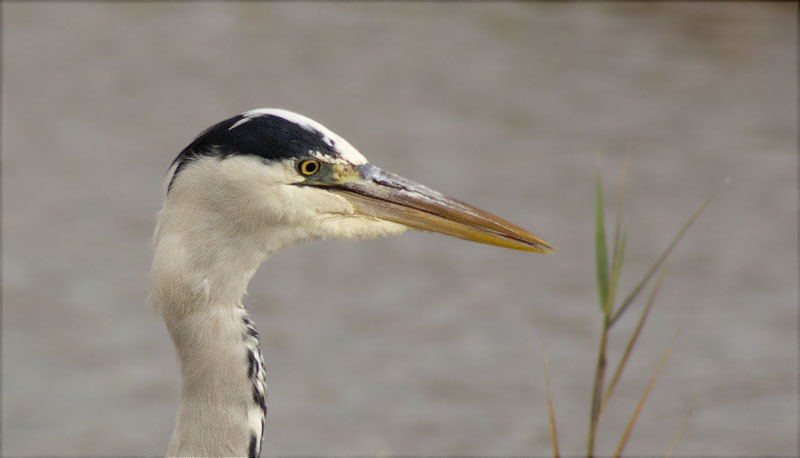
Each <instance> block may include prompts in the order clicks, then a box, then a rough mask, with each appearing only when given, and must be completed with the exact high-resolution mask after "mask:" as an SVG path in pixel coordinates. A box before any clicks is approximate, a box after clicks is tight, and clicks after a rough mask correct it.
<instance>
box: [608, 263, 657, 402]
mask: <svg viewBox="0 0 800 458" xmlns="http://www.w3.org/2000/svg"><path fill="white" fill-rule="evenodd" d="M667 267H669V263H668V262H667V263H665V264H664V268H663V269H661V274H659V276H658V280H656V285H655V286H654V287H653V291H652V292H651V293H650V298H649V299H648V300H647V304H646V305H645V307H644V310H642V314H641V316H640V317H639V322H638V323H637V324H636V329H634V330H633V334H631V337H630V339H628V344H627V345H626V346H625V351H624V352H623V354H622V358H621V359H620V360H619V364H617V369H616V370H615V371H614V376H613V377H611V381H610V382H609V383H608V388H606V394H605V396H603V402H602V403H601V405H600V415H602V414H603V411H604V410H605V408H606V405H607V404H608V401H609V399H611V395H612V394H613V393H614V388H616V387H617V382H619V379H620V377H621V376H622V371H623V370H624V369H625V364H627V362H628V358H629V357H630V355H631V352H632V351H633V347H634V345H636V340H637V339H638V338H639V335H640V334H641V332H642V328H643V327H644V322H645V320H647V315H648V314H649V313H650V309H651V308H652V306H653V304H654V303H655V298H656V294H657V293H658V290H659V288H661V282H662V281H664V276H665V275H666V274H667Z"/></svg>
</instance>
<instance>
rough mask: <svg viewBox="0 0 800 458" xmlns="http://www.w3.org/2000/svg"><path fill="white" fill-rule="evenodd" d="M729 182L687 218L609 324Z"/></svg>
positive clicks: (614, 321) (621, 311)
mask: <svg viewBox="0 0 800 458" xmlns="http://www.w3.org/2000/svg"><path fill="white" fill-rule="evenodd" d="M727 183H728V180H725V182H724V183H723V184H722V186H720V187H719V188H717V190H716V191H714V192H713V193H712V194H711V195H710V196H709V197H708V198H707V199H706V200H705V202H703V204H702V205H700V208H698V209H697V210H696V211H695V212H694V213H693V214H692V216H691V217H689V219H688V220H687V221H686V222H685V223H684V224H683V227H681V230H680V231H678V234H677V235H676V236H675V238H673V239H672V242H670V244H669V246H667V249H666V250H664V251H663V252H662V253H661V255H660V256H659V257H658V259H656V262H655V263H653V265H652V267H650V270H648V271H647V273H646V274H645V275H644V277H643V278H642V279H641V280H640V281H639V283H638V284H637V285H636V287H635V288H633V291H631V293H630V294H629V295H628V297H626V298H625V300H624V301H622V305H620V307H619V309H617V311H616V312H615V313H614V314H613V316H612V317H611V320H610V321H609V326H613V325H614V323H616V322H617V320H618V319H619V317H620V316H621V315H622V314H623V313H624V312H625V310H627V308H628V306H630V305H631V303H632V302H633V301H634V299H636V297H637V296H638V295H639V293H640V292H641V291H642V288H644V286H645V285H646V284H647V282H648V281H649V280H650V278H652V277H653V274H654V273H655V272H656V270H658V268H659V267H660V266H661V264H662V263H663V262H664V259H666V257H667V255H668V254H669V253H670V252H672V249H673V248H674V247H675V245H676V244H677V243H678V240H680V239H681V237H683V234H685V233H686V230H687V229H689V226H691V225H692V223H693V222H694V220H696V219H697V217H698V216H700V214H701V213H703V210H705V209H706V207H707V206H708V204H709V203H711V201H712V200H713V199H714V197H716V196H717V194H719V192H720V191H721V190H722V189H723V188H724V187H725V185H726V184H727ZM598 278H599V273H598Z"/></svg>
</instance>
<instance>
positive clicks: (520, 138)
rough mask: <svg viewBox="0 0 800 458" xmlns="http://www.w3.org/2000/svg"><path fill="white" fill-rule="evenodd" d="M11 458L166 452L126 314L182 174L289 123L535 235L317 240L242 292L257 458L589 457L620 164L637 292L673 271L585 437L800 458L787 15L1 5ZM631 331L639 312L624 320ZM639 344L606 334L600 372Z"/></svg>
mask: <svg viewBox="0 0 800 458" xmlns="http://www.w3.org/2000/svg"><path fill="white" fill-rule="evenodd" d="M2 8H3V74H2V76H3V87H2V95H3V104H2V108H3V112H2V114H3V118H2V128H3V130H2V133H3V138H2V142H3V143H2V147H3V156H2V172H3V173H2V179H3V182H2V185H3V186H2V196H3V200H2V204H3V213H2V216H3V219H2V224H3V225H2V229H3V239H2V242H3V259H2V261H3V264H2V266H3V285H2V286H3V289H2V293H3V316H2V317H3V322H2V332H3V334H2V356H3V360H2V382H3V385H2V392H3V397H2V401H3V405H2V413H3V416H2V420H3V423H2V433H3V437H2V452H3V454H4V455H41V454H58V455H61V454H69V455H87V454H90V455H150V454H159V453H163V451H164V450H165V447H166V443H167V440H168V437H169V435H170V432H171V429H172V425H173V421H174V415H175V410H176V404H177V401H178V394H179V389H180V385H179V374H178V368H177V361H176V358H175V354H174V350H173V347H172V345H171V342H170V341H169V338H168V336H167V333H166V331H165V329H164V327H163V325H162V323H161V322H160V320H159V318H158V317H157V316H156V315H155V313H153V311H152V309H151V307H150V305H149V304H148V302H147V294H148V268H149V262H150V237H151V233H152V229H153V225H154V219H155V214H156V212H157V210H158V209H159V207H160V204H161V200H162V180H163V177H164V174H165V172H166V170H167V167H168V165H169V163H170V161H171V160H172V158H173V157H174V156H175V155H176V154H177V153H178V152H179V151H180V150H181V149H182V148H183V147H184V146H185V145H186V144H187V143H188V142H189V141H190V140H191V139H192V138H193V137H194V136H195V135H196V134H197V133H199V132H200V131H201V130H202V129H204V128H205V127H207V126H208V125H210V124H212V123H214V122H216V121H218V120H221V119H223V118H225V117H228V116H230V115H232V114H235V113H238V112H241V111H245V110H247V109H250V108H255V107H260V106H280V107H285V108H290V109H292V110H295V111H299V112H302V113H304V114H307V115H309V116H311V117H313V118H315V119H318V120H320V121H322V122H323V123H325V124H327V125H328V126H329V127H331V128H332V129H334V130H335V131H337V132H338V133H340V134H341V135H343V136H344V137H345V138H347V139H348V140H350V142H351V143H353V144H354V145H355V146H356V147H358V148H359V149H360V150H361V151H362V152H363V153H364V154H365V155H366V156H367V157H368V158H370V160H371V161H372V162H373V163H376V164H378V165H380V166H383V167H385V168H388V169H390V170H393V171H395V172H397V173H400V174H403V175H406V176H408V177H409V178H412V179H415V180H417V181H420V182H423V183H426V184H428V185H430V186H431V187H434V188H437V189H439V190H442V191H444V192H446V193H448V194H451V195H454V196H457V197H459V198H461V199H462V200H465V201H467V202H470V203H473V204H476V205H478V206H481V207H483V208H486V209H488V210H490V211H493V212H496V213H498V214H500V215H501V216H505V217H507V218H508V219H510V220H512V221H514V222H517V223H519V224H520V225H522V226H524V227H527V228H530V229H531V230H533V231H534V232H535V233H537V234H539V235H541V236H542V237H544V238H545V239H546V240H548V241H550V242H552V243H554V244H556V245H557V246H558V247H559V251H558V253H557V255H555V256H541V255H531V254H525V253H517V252H512V251H507V250H501V249H496V248H491V247H485V246H480V245H476V244H470V243H466V242H463V241H459V240H453V239H447V238H444V237H442V236H437V235H430V234H410V235H405V236H403V237H398V238H393V239H386V240H376V241H366V242H348V241H329V242H318V243H311V244H307V245H304V246H298V247H294V248H291V249H288V250H286V251H285V252H282V253H280V254H279V255H277V256H276V257H275V258H274V259H273V260H272V261H271V262H269V263H268V264H266V265H265V266H264V267H262V268H261V270H260V271H259V272H258V274H257V275H256V277H255V279H254V280H253V282H252V284H251V288H250V296H249V297H248V298H247V300H246V303H247V304H248V306H249V308H250V309H251V311H252V315H253V317H254V319H255V321H256V322H257V324H258V326H259V328H260V330H261V332H262V335H263V336H264V338H263V346H264V354H265V359H266V362H267V366H268V379H269V389H270V391H269V396H270V398H269V400H270V411H269V412H270V417H269V419H268V425H267V439H266V445H265V447H264V451H263V454H264V455H265V456H266V455H296V454H332V455H370V456H376V455H392V454H411V455H418V454H435V455H465V454H470V455H474V454H487V455H547V454H549V453H550V448H549V447H550V443H549V438H548V433H547V417H546V414H545V406H546V398H545V391H544V377H543V370H542V337H543V329H544V326H545V325H544V323H545V318H546V319H547V320H546V321H547V333H548V347H549V350H550V360H551V373H552V382H553V385H554V386H553V392H554V393H553V394H554V396H555V407H556V413H557V420H558V426H559V430H560V439H561V446H562V451H563V452H565V453H567V454H579V453H584V451H585V439H586V427H587V425H588V412H589V394H590V388H591V377H592V373H593V363H594V359H595V355H596V350H595V348H596V345H597V342H598V341H599V325H600V315H599V312H598V306H597V304H596V301H597V296H596V291H595V288H594V264H593V254H592V253H593V238H592V237H593V236H592V216H593V210H592V203H593V198H594V197H593V186H594V181H593V180H594V173H595V167H596V165H597V163H598V157H601V158H602V159H601V170H602V173H603V177H604V179H605V181H604V183H605V188H606V191H607V192H608V193H609V197H608V198H607V207H608V211H609V217H611V215H612V211H613V201H614V199H613V198H611V195H613V193H614V192H615V186H616V185H615V182H616V180H617V178H618V176H619V170H620V168H621V165H622V158H623V155H624V151H625V150H626V149H627V150H628V151H630V162H629V166H628V175H627V181H626V185H627V193H626V200H625V211H626V214H625V217H624V223H625V226H626V227H627V228H628V230H629V245H628V249H627V264H626V269H625V271H624V272H623V279H622V288H623V289H625V290H627V289H629V288H630V287H631V286H632V285H633V284H635V281H636V280H637V277H638V276H639V275H640V274H641V273H642V272H643V271H644V270H645V269H646V268H647V267H648V265H649V263H651V262H652V261H653V260H654V259H655V257H656V256H657V254H658V252H659V251H660V250H661V249H663V248H664V247H665V246H666V244H667V243H668V242H669V240H670V238H671V237H672V235H673V234H674V233H675V232H676V231H677V230H678V228H679V227H680V225H681V224H682V221H683V220H684V219H685V218H687V217H688V216H689V215H690V214H691V213H692V212H693V211H694V210H695V209H696V208H697V207H698V205H699V204H700V203H701V202H702V200H703V199H704V198H705V197H706V196H707V195H708V194H710V193H711V192H712V191H713V190H714V189H716V188H717V187H718V186H719V184H720V183H721V182H722V181H723V180H724V179H725V177H730V178H731V184H730V186H729V187H728V188H727V189H726V190H725V191H724V192H723V193H722V194H721V195H720V197H719V198H718V200H717V201H715V202H714V203H713V205H712V206H711V208H709V210H708V212H707V213H706V214H704V215H702V217H701V218H700V220H698V222H697V224H696V226H694V227H693V228H692V230H691V231H690V233H689V234H688V235H687V237H686V239H685V241H684V243H682V244H681V245H680V247H679V249H678V250H677V251H676V252H675V255H674V257H673V259H672V262H671V265H670V271H669V273H668V275H667V277H666V280H665V282H664V286H663V290H662V292H661V293H660V296H659V298H658V302H657V304H656V308H655V309H654V311H653V312H652V314H651V316H650V318H649V321H648V323H647V326H646V328H645V332H644V336H643V337H642V340H641V345H640V346H639V347H638V348H637V350H636V351H635V353H634V355H633V359H632V361H631V363H630V366H629V373H628V374H627V377H626V378H625V380H624V381H623V383H622V384H621V386H620V387H619V389H618V392H617V395H616V396H615V398H614V399H613V400H612V405H611V407H610V409H609V411H608V412H607V414H606V415H605V416H604V418H603V422H602V425H601V429H600V437H599V449H598V450H599V451H600V452H603V453H610V452H611V451H613V447H614V446H615V444H616V440H617V439H616V438H617V437H619V434H620V432H621V431H622V429H623V426H624V424H625V421H626V419H627V417H628V416H629V415H630V413H631V412H632V410H633V407H634V405H635V402H636V400H637V399H638V398H639V396H640V394H641V392H642V390H643V388H644V386H645V384H646V383H647V380H648V378H649V376H650V374H651V371H652V370H653V368H654V367H655V365H656V362H657V360H658V358H659V356H660V354H661V352H662V351H663V350H664V348H665V347H666V345H667V344H668V342H669V340H670V339H671V338H672V336H673V334H674V333H675V332H676V330H677V329H678V327H679V326H680V325H681V323H683V322H684V321H685V323H686V324H685V327H684V328H683V331H682V333H681V334H680V337H679V339H678V341H677V343H676V345H675V347H674V349H673V352H672V355H671V356H670V359H669V360H668V362H667V364H666V367H665V369H664V372H663V374H662V376H661V378H660V379H659V380H658V382H657V383H656V385H655V388H654V391H653V394H652V396H651V398H650V399H649V400H648V402H647V404H646V406H645V410H644V412H643V414H642V416H641V418H640V421H639V423H638V424H637V426H636V428H635V430H634V433H633V437H632V439H631V441H630V443H629V446H628V448H627V450H626V451H627V452H628V453H630V454H637V455H638V454H656V455H657V454H663V452H664V451H665V450H666V448H667V446H668V444H669V443H670V441H671V440H672V437H673V434H674V433H675V431H676V430H677V429H678V427H679V425H680V424H681V422H682V421H683V420H684V418H685V417H686V415H687V413H688V412H690V411H691V412H692V414H691V418H690V420H689V423H688V426H687V428H686V433H685V434H684V436H683V438H682V439H681V441H680V443H679V444H678V446H677V447H676V448H675V453H676V454H679V455H727V454H747V455H762V454H792V455H793V454H796V453H797V452H798V449H797V446H798V445H797V444H798V437H797V428H798V410H797V408H798V395H797V388H798V387H797V373H798V372H797V370H798V365H797V364H798V353H797V348H798V339H797V324H798V321H797V299H798V298H797V204H798V202H797V134H796V128H795V126H796V123H797V60H796V59H797V45H796V39H797V26H796V5H791V4H789V5H749V4H743V3H735V4H726V5H695V4H689V3H673V4H660V5H644V4H635V3H633V4H621V5H613V4H596V3H579V4H570V5H554V4H532V5H531V4H528V5H526V4H519V3H508V4H494V5H492V4H415V5H400V4H353V3H351V4H338V5H337V4H327V3H322V4H296V5H291V4H252V3H245V4H234V5H225V4H221V3H190V4H165V3H126V4H108V3H61V4H52V3H50V4H48V3H38V4H22V3H11V4H3V6H2ZM640 309H641V304H640V305H639V306H638V307H637V308H636V310H640ZM635 321H636V318H635V316H634V315H633V314H632V315H630V316H628V317H627V318H626V319H624V320H623V321H622V322H621V324H620V326H619V329H618V330H617V331H616V332H617V333H618V334H616V335H614V336H613V337H612V342H611V350H612V358H611V359H612V361H611V362H612V364H613V363H614V362H615V361H616V359H617V357H618V355H619V353H620V351H621V349H622V348H623V346H624V339H625V335H626V334H627V333H628V332H629V331H630V330H631V329H632V327H633V326H634V324H635Z"/></svg>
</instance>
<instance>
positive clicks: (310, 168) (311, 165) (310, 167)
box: [303, 161, 319, 174]
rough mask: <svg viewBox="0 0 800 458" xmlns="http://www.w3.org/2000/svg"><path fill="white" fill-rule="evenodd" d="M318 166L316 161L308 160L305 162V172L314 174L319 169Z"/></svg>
mask: <svg viewBox="0 0 800 458" xmlns="http://www.w3.org/2000/svg"><path fill="white" fill-rule="evenodd" d="M318 167H319V166H318V165H317V163H316V162H314V161H308V162H306V163H305V164H303V172H305V173H308V174H312V173H314V172H316V171H317V168H318Z"/></svg>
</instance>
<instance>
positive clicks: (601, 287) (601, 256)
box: [594, 169, 609, 314]
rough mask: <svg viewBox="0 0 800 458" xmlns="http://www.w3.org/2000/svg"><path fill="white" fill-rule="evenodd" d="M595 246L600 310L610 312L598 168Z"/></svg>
mask: <svg viewBox="0 0 800 458" xmlns="http://www.w3.org/2000/svg"><path fill="white" fill-rule="evenodd" d="M594 247H595V260H596V261H597V296H598V299H599V301H600V310H602V311H603V313H604V314H606V313H608V312H609V311H608V309H607V308H606V306H607V301H608V254H607V253H606V229H605V222H604V221H603V189H602V186H601V183H600V170H599V169H598V170H597V191H596V198H595V211H594Z"/></svg>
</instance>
